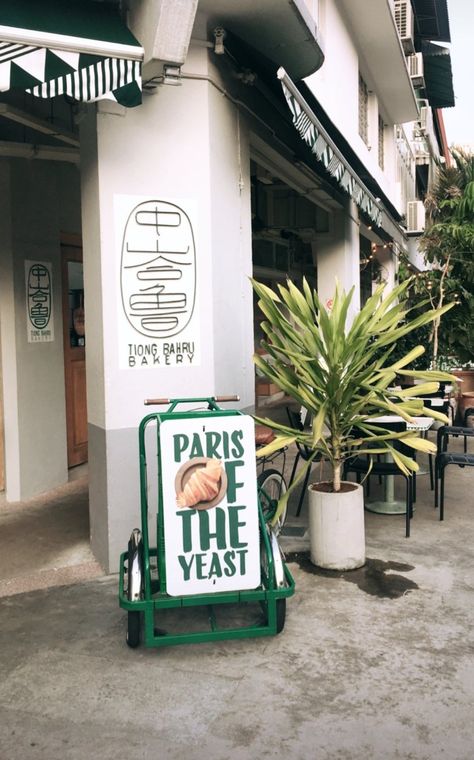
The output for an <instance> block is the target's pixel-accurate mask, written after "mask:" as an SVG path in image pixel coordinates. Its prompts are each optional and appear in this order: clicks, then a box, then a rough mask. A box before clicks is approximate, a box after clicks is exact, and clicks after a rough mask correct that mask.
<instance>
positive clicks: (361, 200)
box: [277, 68, 382, 227]
mask: <svg viewBox="0 0 474 760" xmlns="http://www.w3.org/2000/svg"><path fill="white" fill-rule="evenodd" d="M277 76H278V79H280V81H281V85H282V87H283V92H284V94H285V98H286V101H287V103H288V106H289V108H290V111H291V115H292V117H293V124H294V125H295V127H296V129H297V130H298V132H299V134H300V136H301V137H302V139H303V140H304V141H305V142H306V143H307V144H308V145H309V147H310V148H311V151H312V153H313V154H314V156H315V158H316V159H317V160H318V161H321V163H322V164H323V166H324V168H325V169H326V171H327V172H328V173H329V174H330V175H331V176H332V177H335V178H336V180H337V181H338V183H339V185H340V186H341V188H342V189H343V190H344V191H345V192H346V193H347V194H348V195H350V196H351V198H352V199H353V200H354V201H355V203H356V204H357V206H359V208H360V209H361V210H362V211H363V212H364V213H365V214H367V216H368V217H369V219H370V220H371V221H372V222H374V224H376V225H377V226H378V227H380V226H381V222H382V209H381V208H380V205H379V202H378V201H377V199H376V198H374V196H373V195H372V193H371V192H370V190H368V189H367V187H366V186H365V185H364V183H363V182H362V180H361V179H360V177H358V175H357V174H356V172H355V171H354V169H353V168H352V167H351V166H350V164H349V162H348V161H347V160H346V159H345V158H344V156H343V155H342V153H341V151H340V150H339V148H337V146H336V145H335V144H334V142H333V140H332V139H331V137H330V136H329V135H328V133H327V132H326V130H325V129H324V127H323V126H322V124H321V123H320V121H319V119H318V118H317V116H316V115H315V113H314V112H313V111H312V109H311V108H310V106H309V105H308V103H307V102H306V100H305V99H304V98H303V96H302V94H301V93H300V91H299V90H298V88H297V87H296V85H295V84H294V82H293V81H292V80H291V79H290V77H289V76H288V74H287V73H286V71H285V70H284V69H282V68H280V69H278V72H277Z"/></svg>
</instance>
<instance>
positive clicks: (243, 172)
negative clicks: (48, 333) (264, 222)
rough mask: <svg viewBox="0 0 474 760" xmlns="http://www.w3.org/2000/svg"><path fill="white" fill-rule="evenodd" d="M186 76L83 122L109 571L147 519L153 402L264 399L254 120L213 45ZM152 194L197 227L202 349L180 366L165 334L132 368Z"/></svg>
mask: <svg viewBox="0 0 474 760" xmlns="http://www.w3.org/2000/svg"><path fill="white" fill-rule="evenodd" d="M183 73H184V77H183V83H182V85H181V86H179V87H172V86H166V85H162V86H159V87H158V88H157V90H156V92H155V94H153V95H148V96H147V95H145V96H144V102H143V105H142V106H141V107H140V108H137V109H133V110H129V111H127V112H125V110H122V109H120V108H117V107H116V106H112V107H110V106H109V105H107V104H106V103H101V104H100V105H99V107H98V113H97V118H96V117H95V114H94V113H93V112H91V111H89V113H88V115H87V117H86V119H85V121H84V123H83V125H82V128H81V166H82V172H81V176H82V198H83V230H84V280H85V293H86V303H85V311H86V330H87V335H88V343H87V394H88V409H89V440H90V445H91V451H93V452H94V456H93V457H92V456H91V457H90V461H89V471H90V504H91V530H92V546H93V550H94V552H95V553H96V556H98V558H99V560H100V561H101V562H102V564H103V565H104V567H106V568H109V569H111V570H112V569H113V570H115V569H116V567H117V560H118V554H119V552H120V551H122V550H123V548H124V546H126V542H127V540H128V535H129V533H130V531H131V529H132V528H133V527H134V526H135V525H136V523H137V512H138V506H137V500H138V479H137V474H138V467H137V459H138V452H137V427H138V424H139V421H140V419H141V418H142V417H143V416H144V414H145V413H146V412H147V411H149V409H146V408H145V407H144V406H143V400H144V399H145V398H156V397H173V398H175V397H190V396H192V397H196V396H206V397H207V396H212V395H214V394H224V393H225V394H231V393H238V394H240V396H241V402H240V403H241V405H242V406H249V405H250V404H252V403H253V401H254V372H253V364H252V359H251V357H252V352H253V333H252V324H253V322H252V300H251V288H250V284H249V281H248V277H249V276H250V274H251V242H250V182H249V176H248V173H249V166H248V164H249V159H248V146H247V142H248V137H247V135H246V125H245V124H244V123H241V122H240V121H239V118H238V114H237V109H236V107H235V106H234V105H233V104H232V103H231V102H230V100H228V99H226V98H225V97H222V95H221V94H220V92H219V91H218V90H217V89H216V88H215V87H213V85H212V84H210V83H209V82H208V81H206V79H205V78H203V77H206V76H207V75H208V74H212V75H213V76H214V75H216V72H215V71H213V72H211V71H210V70H209V68H208V53H207V50H206V49H205V48H202V47H200V48H197V49H191V50H190V54H189V56H188V59H187V62H186V66H185V67H183ZM187 77H191V78H187ZM123 196H127V198H126V199H125V200H123ZM117 197H118V198H119V206H118V207H117V205H116V206H115V208H116V209H117V208H119V209H120V212H119V214H118V215H117V214H116V215H115V216H114V201H115V202H116V199H117ZM120 197H122V199H120ZM129 199H130V200H129ZM145 199H151V200H155V201H156V200H162V201H169V202H173V203H176V204H177V205H179V206H181V207H182V208H183V209H184V210H186V211H187V213H189V215H190V217H191V220H192V223H193V227H194V235H195V246H196V271H197V287H196V309H195V313H194V315H193V318H192V321H191V322H190V324H189V325H188V327H186V328H185V329H184V330H183V332H182V333H180V335H179V340H180V341H182V342H185V341H191V340H193V341H194V342H195V344H196V346H195V348H196V351H195V358H194V360H193V362H192V363H187V362H184V364H182V365H180V366H173V364H171V365H170V366H167V365H166V364H165V363H164V361H163V354H162V353H161V352H162V351H163V350H164V341H159V340H155V341H151V342H154V343H155V344H156V345H157V347H158V348H157V350H158V354H159V355H160V359H161V360H162V361H160V363H159V364H158V365H149V366H147V367H140V366H134V367H127V366H126V364H125V365H124V353H123V352H124V346H126V345H127V344H128V341H130V337H129V336H130V327H129V325H128V324H127V322H126V319H125V318H124V312H123V307H122V299H121V293H120V261H121V253H122V245H123V226H124V219H125V218H126V217H125V216H124V214H123V213H122V207H123V208H130V209H132V208H133V206H134V204H135V202H137V203H138V202H141V201H143V200H145ZM127 204H128V205H127ZM115 213H116V212H115ZM91 322H93V328H92V327H89V325H90V324H91ZM136 340H137V341H140V340H142V339H141V338H140V336H139V335H138V338H136ZM142 342H143V341H142ZM144 342H145V343H146V342H147V340H145V341H144ZM148 342H150V341H148Z"/></svg>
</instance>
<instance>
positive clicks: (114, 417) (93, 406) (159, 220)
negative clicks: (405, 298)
mask: <svg viewBox="0 0 474 760" xmlns="http://www.w3.org/2000/svg"><path fill="white" fill-rule="evenodd" d="M33 5H34V4H33ZM37 5H38V4H37ZM79 5H80V9H81V11H80V12H81V14H83V15H82V16H81V19H82V21H81V23H82V24H83V27H82V28H83V32H82V34H79V35H78V38H79V40H78V39H77V38H74V39H72V37H71V35H70V34H69V35H67V34H65V33H64V29H63V28H62V24H60V25H57V24H56V25H55V23H54V19H53V20H51V17H49V16H48V14H45V13H43V15H42V17H41V19H42V20H40V21H38V19H37V18H36V16H35V14H34V13H33V12H32V10H31V8H32V4H31V3H29V2H27V1H26V0H23V2H21V3H20V4H19V6H18V8H17V11H18V12H17V13H16V15H15V14H13V16H12V15H10V16H9V17H5V18H3V19H2V18H0V27H1V29H0V40H2V39H3V40H4V42H3V43H2V46H1V47H0V51H3V56H4V57H3V58H0V72H1V73H2V79H1V80H0V81H1V82H2V85H1V86H2V89H3V90H4V92H3V94H2V96H1V99H0V155H1V160H0V182H1V184H2V189H3V193H2V197H3V199H4V203H3V210H2V214H1V217H0V225H1V227H2V232H3V234H2V246H1V249H0V334H1V369H2V393H3V438H4V444H5V445H4V467H3V475H4V487H5V490H6V498H7V500H9V501H15V500H18V499H24V498H28V497H30V496H32V495H35V494H37V493H40V492H42V491H45V490H48V489H51V488H54V487H56V486H57V485H60V484H61V483H64V482H65V481H66V480H67V474H68V467H70V466H72V465H74V464H76V463H79V462H80V461H84V460H85V459H86V458H87V457H88V460H89V477H90V525H91V545H92V549H93V551H94V554H95V555H96V557H97V558H98V560H99V561H100V562H101V564H102V566H103V567H104V569H106V570H107V571H110V572H113V571H116V570H117V566H118V564H117V563H118V556H119V552H120V551H122V550H123V547H124V546H125V545H126V542H127V540H128V536H129V534H130V531H131V529H132V528H133V527H134V525H135V523H136V522H137V520H138V509H139V486H138V443H137V426H138V423H139V420H140V419H141V418H142V416H143V415H144V412H145V411H146V410H145V407H144V406H143V402H144V399H147V398H156V397H169V398H176V397H180V398H189V397H200V396H206V397H207V396H213V395H219V394H233V393H236V394H239V396H240V398H241V402H240V405H241V407H242V408H252V407H253V406H254V404H255V393H256V390H255V372H254V366H253V361H252V355H253V353H254V350H255V349H256V348H258V340H259V327H258V314H257V313H256V311H255V309H254V303H253V296H252V289H251V284H250V278H251V277H252V276H256V277H257V278H259V279H262V280H264V281H265V282H268V283H270V284H276V283H277V282H278V281H279V280H281V279H284V278H286V277H287V276H289V277H291V278H292V279H293V280H294V281H296V282H298V281H300V280H301V279H302V277H303V276H306V277H307V278H308V279H309V280H310V282H312V283H313V284H314V285H316V286H317V287H318V290H319V292H320V295H321V296H322V297H323V298H324V300H325V302H326V303H327V304H328V306H330V299H331V296H332V293H333V290H334V282H335V277H336V276H337V277H338V279H339V280H340V281H341V282H342V283H343V285H344V286H345V287H346V288H350V287H352V286H354V287H355V298H354V308H358V306H359V303H360V300H361V297H362V299H363V298H365V297H367V295H368V293H369V291H370V290H371V287H372V280H373V279H374V278H383V279H386V280H387V281H388V282H389V283H393V282H394V281H395V276H396V270H397V257H398V255H399V253H400V251H408V246H409V239H408V236H407V235H406V226H405V225H406V221H405V217H406V203H407V201H409V200H412V199H415V198H416V173H415V171H414V165H413V166H412V170H413V171H412V174H411V175H410V160H411V159H410V153H409V152H408V153H407V156H408V157H407V158H406V161H405V164H406V168H407V172H408V175H409V176H411V177H412V188H411V189H409V190H407V189H406V188H407V187H408V185H409V183H410V181H411V180H407V179H406V178H405V179H404V178H403V176H402V174H403V172H402V170H401V168H400V155H401V153H402V152H403V151H402V150H401V148H400V144H401V137H400V135H401V134H402V128H401V127H400V126H398V125H401V124H405V123H410V124H416V123H417V122H418V120H419V118H420V111H419V103H418V101H417V94H416V92H415V88H414V85H413V80H412V77H411V76H410V73H409V71H408V68H407V63H406V57H405V51H404V49H403V44H402V39H401V37H400V33H399V28H398V29H397V21H396V18H395V10H396V8H395V5H396V3H395V4H394V3H393V2H391V1H389V0H373V2H372V3H371V5H372V8H371V12H370V13H367V12H366V6H367V3H366V2H363V0H339V2H336V1H335V0H319V1H315V0H312V1H310V0H307V2H304V1H303V0H292V2H289V3H288V2H283V0H281V2H280V1H278V2H276V0H260V2H259V3H255V2H250V0H241V1H240V2H220V1H219V0H217V1H215V0H212V1H211V0H199V2H198V0H180V1H178V0H174V2H172V0H160V2H158V1H157V0H147V1H146V2H137V1H136V0H128V2H123V3H121V4H119V5H118V6H117V4H116V3H112V2H110V3H109V2H106V3H101V2H96V0H89V2H87V3H86V2H82V3H80V4H79ZM47 6H48V1H47V0H44V2H43V10H44V9H45V8H47ZM20 10H21V11H22V14H21V13H20ZM99 11H100V13H99ZM105 11H106V12H107V13H112V12H113V13H114V14H115V15H114V19H115V21H114V24H115V23H117V24H119V23H120V24H121V26H117V27H115V26H114V27H113V30H114V31H113V34H112V31H111V29H112V27H111V25H110V23H109V21H108V19H109V18H110V17H109V16H107V17H106V18H105V22H104V19H103V17H102V14H103V13H104V12H105ZM88 13H89V14H90V18H89V20H88V16H87V14H88ZM97 14H98V16H97ZM7 15H8V14H7ZM45 18H46V21H45V20H44V19H45ZM47 19H49V24H50V28H47V23H48V21H47ZM78 23H79V21H77V22H76V28H79V27H77V24H78ZM2 24H3V25H2ZM38 25H39V27H40V28H38ZM18 30H20V31H18ZM22 30H23V31H22ZM91 30H92V31H94V32H96V35H95V37H94V38H93V41H94V43H95V46H92V47H91V48H90V49H88V48H87V45H88V44H89V36H88V35H90V36H91V37H92V35H91ZM130 32H131V33H133V37H132V36H129V35H130ZM60 37H61V39H59V38H60ZM66 37H67V39H66ZM20 44H21V45H22V46H23V48H22V51H23V52H22V56H21V57H20V56H19V54H18V51H17V49H16V48H12V47H11V46H12V45H13V46H14V45H20ZM28 45H30V46H31V48H32V49H34V50H33V51H32V52H35V56H36V58H38V55H37V54H36V51H37V50H38V49H42V50H46V51H47V52H46V53H45V55H44V56H43V58H42V65H43V68H42V70H41V71H42V73H41V74H40V73H38V69H37V68H35V67H34V66H33V64H35V66H37V64H38V61H37V60H36V58H35V61H33V58H32V57H31V58H28V56H31V55H32V52H31V51H29V50H28V49H26V48H28ZM9 46H10V47H9ZM41 46H42V47H41ZM58 46H59V47H58ZM58 50H59V53H57V52H54V51H58ZM78 51H79V53H80V55H81V56H86V55H89V56H94V58H93V59H92V58H82V59H80V61H82V62H83V63H84V66H86V64H87V65H88V66H89V69H88V73H87V74H86V73H84V72H83V73H82V74H79V75H77V76H76V83H75V84H74V81H73V80H74V76H75V75H74V73H72V71H73V65H74V66H79V63H78V62H77V60H76V59H74V61H75V62H73V60H72V58H71V57H70V56H72V55H76V57H77V52H78ZM41 55H42V54H41ZM15 56H16V57H15ZM45 56H46V58H45ZM54 56H56V58H59V59H60V62H61V63H60V64H58V63H57V61H56V62H55V61H54V60H53V58H54ZM68 56H69V57H68ZM108 57H110V58H112V59H113V60H114V61H118V60H123V61H124V63H123V65H122V64H120V65H117V67H116V68H117V71H115V69H114V70H112V68H111V73H110V74H107V75H106V74H104V65H103V63H102V61H103V60H104V59H106V60H109V58H108ZM140 59H142V61H141V60H140ZM12 60H14V63H13V64H12V63H11V61H12ZM141 63H142V64H143V65H142V69H141V75H140V72H139V71H138V69H137V64H141ZM53 64H54V65H53ZM114 65H115V64H114ZM63 66H64V67H69V68H70V69H71V74H70V76H71V82H72V84H71V88H72V89H71V88H70V89H69V90H68V89H67V86H69V85H67V82H69V80H67V82H66V79H67V76H68V74H67V71H66V69H64V71H63V68H61V67H63ZM2 67H3V68H2ZM100 67H102V68H100ZM48 70H49V74H47V72H48ZM91 71H93V72H94V73H91ZM58 72H59V73H60V79H61V82H63V80H64V82H63V84H61V85H59V84H58V82H59V79H58V76H59V74H58ZM65 72H66V73H65ZM53 73H54V75H55V77H56V78H55V79H54V81H55V82H56V84H55V85H54V87H53V86H49V89H48V87H47V86H46V85H44V86H43V88H44V89H43V91H42V92H41V93H40V94H41V95H43V97H42V98H39V97H37V96H36V94H32V93H30V92H28V91H29V90H33V93H35V86H36V87H37V88H40V87H41V86H42V85H41V82H47V81H48V76H49V77H50V78H51V77H53ZM114 77H115V78H114ZM53 78H54V77H53ZM141 80H142V81H143V99H142V102H141V104H140V105H136V107H129V106H130V105H133V104H134V103H136V102H137V99H139V96H138V95H137V92H138V90H139V87H140V84H141ZM35 83H36V84H35ZM64 83H66V84H64ZM66 85H67V86H66ZM107 87H109V91H113V92H114V93H115V98H114V100H110V99H101V100H98V101H96V102H95V101H92V102H86V103H84V102H82V103H81V102H80V101H84V100H86V101H87V100H88V99H89V100H90V99H91V98H93V97H94V96H96V95H97V94H99V95H100V94H102V90H104V91H105V90H106V89H107ZM101 88H102V89H101ZM25 90H26V91H27V92H25ZM117 100H118V102H117ZM407 129H408V128H407ZM409 129H412V130H413V127H410V128H409ZM412 142H413V131H412V140H411V142H410V140H409V139H408V140H407V145H408V148H407V151H409V150H411V152H412V154H413V147H412V145H411V143H412ZM437 146H438V147H437V148H436V150H437V151H438V152H439V140H437ZM436 150H435V152H436ZM374 261H376V262H377V264H376V266H375V265H374ZM45 320H47V321H46V323H45ZM1 401H2V400H1V397H0V403H1ZM86 410H87V411H86Z"/></svg>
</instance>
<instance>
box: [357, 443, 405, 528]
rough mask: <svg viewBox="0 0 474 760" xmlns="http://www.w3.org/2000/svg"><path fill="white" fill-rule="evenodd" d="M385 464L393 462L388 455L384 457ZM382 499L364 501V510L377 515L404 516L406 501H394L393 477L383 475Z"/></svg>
mask: <svg viewBox="0 0 474 760" xmlns="http://www.w3.org/2000/svg"><path fill="white" fill-rule="evenodd" d="M384 458H385V461H386V462H391V461H393V460H392V458H391V456H390V454H385V455H384ZM383 477H384V498H383V499H366V502H365V508H366V509H367V510H368V511H369V512H376V513H377V514H379V515H404V514H405V512H406V511H407V505H406V501H405V500H403V501H401V500H399V499H395V475H384V476H383Z"/></svg>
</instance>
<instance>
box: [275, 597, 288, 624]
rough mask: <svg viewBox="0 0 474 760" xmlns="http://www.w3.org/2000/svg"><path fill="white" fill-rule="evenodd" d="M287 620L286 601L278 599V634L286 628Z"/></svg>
mask: <svg viewBox="0 0 474 760" xmlns="http://www.w3.org/2000/svg"><path fill="white" fill-rule="evenodd" d="M285 619H286V599H285V597H283V599H277V600H276V629H277V633H281V632H282V630H283V628H284V627H285Z"/></svg>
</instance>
